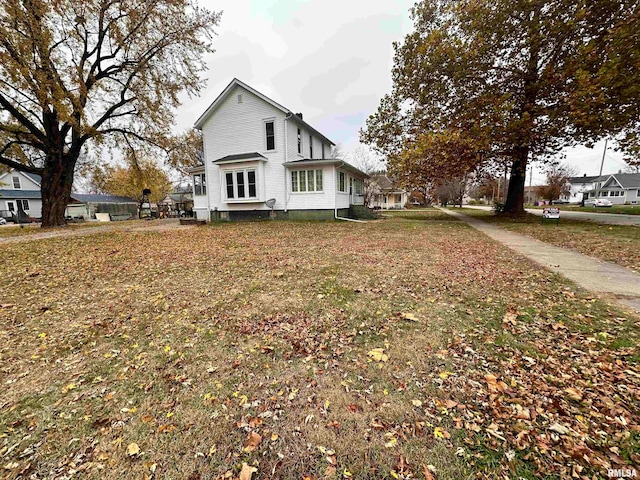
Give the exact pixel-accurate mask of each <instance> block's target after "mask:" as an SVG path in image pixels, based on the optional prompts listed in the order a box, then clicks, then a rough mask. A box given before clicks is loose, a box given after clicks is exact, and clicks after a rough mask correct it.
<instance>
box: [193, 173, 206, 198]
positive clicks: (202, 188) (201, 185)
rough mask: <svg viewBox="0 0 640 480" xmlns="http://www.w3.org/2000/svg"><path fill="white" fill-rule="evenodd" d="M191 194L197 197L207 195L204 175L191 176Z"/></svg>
mask: <svg viewBox="0 0 640 480" xmlns="http://www.w3.org/2000/svg"><path fill="white" fill-rule="evenodd" d="M193 194H194V195H198V196H201V195H206V194H207V182H206V178H205V174H204V173H202V174H197V175H194V176H193Z"/></svg>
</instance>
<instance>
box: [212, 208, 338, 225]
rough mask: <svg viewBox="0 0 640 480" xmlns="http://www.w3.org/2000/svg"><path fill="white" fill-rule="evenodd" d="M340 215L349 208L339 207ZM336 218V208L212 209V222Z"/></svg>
mask: <svg viewBox="0 0 640 480" xmlns="http://www.w3.org/2000/svg"><path fill="white" fill-rule="evenodd" d="M338 216H339V217H348V216H349V209H348V208H339V209H338ZM269 218H274V219H276V220H334V219H335V210H333V209H323V210H288V211H286V212H285V211H284V210H274V211H273V212H272V211H271V210H214V211H211V216H210V219H211V221H212V222H225V221H232V222H233V221H242V220H263V219H264V220H266V219H269Z"/></svg>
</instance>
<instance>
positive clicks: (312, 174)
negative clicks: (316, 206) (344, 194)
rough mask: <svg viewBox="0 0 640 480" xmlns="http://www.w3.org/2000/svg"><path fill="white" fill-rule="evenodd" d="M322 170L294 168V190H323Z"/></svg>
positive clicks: (292, 176) (292, 186) (292, 178)
mask: <svg viewBox="0 0 640 480" xmlns="http://www.w3.org/2000/svg"><path fill="white" fill-rule="evenodd" d="M322 190H323V187H322V170H294V171H293V172H291V191H292V192H322Z"/></svg>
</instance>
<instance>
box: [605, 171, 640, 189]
mask: <svg viewBox="0 0 640 480" xmlns="http://www.w3.org/2000/svg"><path fill="white" fill-rule="evenodd" d="M611 176H612V177H614V178H615V179H616V180H617V181H618V183H619V184H620V185H622V187H623V188H640V173H616V174H614V175H611Z"/></svg>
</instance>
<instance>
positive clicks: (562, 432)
mask: <svg viewBox="0 0 640 480" xmlns="http://www.w3.org/2000/svg"><path fill="white" fill-rule="evenodd" d="M549 430H551V431H552V432H556V433H559V434H560V435H566V434H567V433H569V429H568V428H567V427H565V426H564V425H560V424H559V423H554V424H553V425H551V426H550V427H549Z"/></svg>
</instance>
